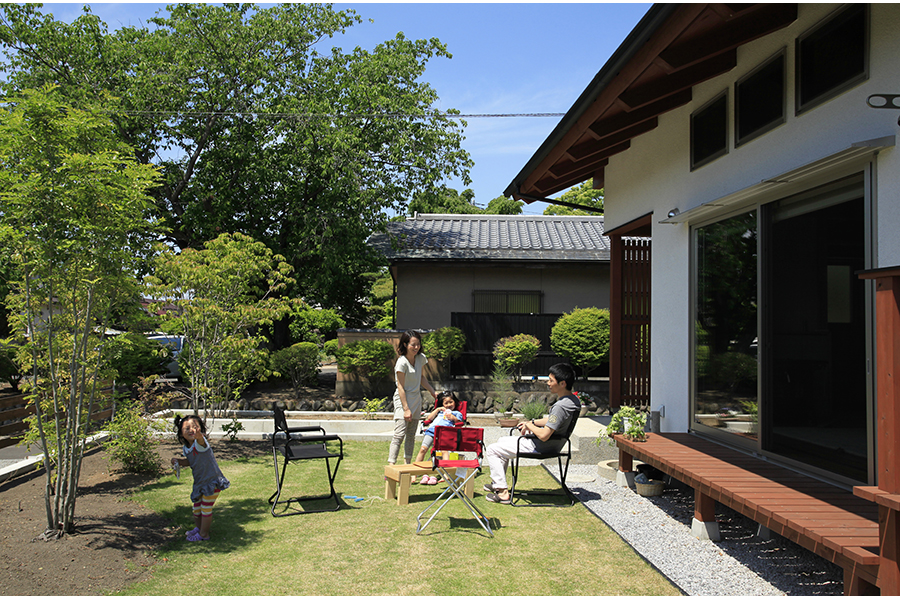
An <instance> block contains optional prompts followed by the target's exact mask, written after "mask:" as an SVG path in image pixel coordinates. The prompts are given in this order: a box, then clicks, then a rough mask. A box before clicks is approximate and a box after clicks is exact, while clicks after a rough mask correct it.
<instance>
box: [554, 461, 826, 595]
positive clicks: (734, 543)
mask: <svg viewBox="0 0 900 600" xmlns="http://www.w3.org/2000/svg"><path fill="white" fill-rule="evenodd" d="M548 470H549V471H550V472H551V473H553V474H554V475H556V473H558V469H557V468H556V467H552V468H548ZM567 479H568V482H569V487H570V488H571V489H572V491H573V492H575V493H576V495H577V497H578V498H579V499H580V500H581V502H582V503H583V504H584V505H585V507H587V508H588V510H590V511H591V512H592V513H594V514H595V515H597V516H598V517H600V519H602V520H603V521H604V522H605V523H606V524H607V525H609V527H610V528H612V529H613V530H614V531H615V532H616V533H618V534H619V535H620V536H622V538H623V539H624V540H625V541H626V542H628V543H629V544H630V545H631V546H632V547H633V548H634V549H635V550H636V551H637V552H638V553H639V554H640V555H642V556H643V557H644V558H645V559H646V560H647V561H648V562H650V563H651V564H652V565H653V566H654V567H656V568H657V569H658V570H659V571H660V572H662V573H663V574H664V575H665V576H666V577H668V578H669V579H670V580H671V581H672V582H673V583H674V584H675V585H677V586H678V587H679V588H681V590H682V591H683V592H684V593H685V594H687V595H690V596H840V595H842V594H843V571H842V569H840V568H839V567H837V566H835V565H834V564H832V563H830V562H828V561H826V560H825V559H823V558H821V557H819V556H817V555H816V554H814V553H812V552H809V551H808V550H806V549H804V548H802V547H800V546H798V545H797V544H795V543H793V542H791V541H789V540H786V539H784V538H782V537H780V536H776V535H773V536H772V539H770V540H763V539H761V538H759V537H758V536H757V535H756V534H757V528H758V526H757V524H756V523H754V522H753V521H750V520H749V519H747V518H746V517H744V516H742V515H740V514H738V513H736V512H734V511H732V510H731V509H728V508H727V507H725V506H723V505H721V504H717V505H716V520H717V521H718V523H719V530H720V533H721V537H722V540H721V541H719V542H712V541H709V540H705V541H701V540H698V539H697V538H695V537H694V536H693V535H692V534H691V529H690V523H691V520H692V518H693V510H694V509H693V498H694V496H693V491H692V490H691V489H690V488H688V487H686V486H681V485H680V484H679V483H678V482H677V481H674V480H673V481H672V482H671V483H670V484H669V485H668V486H667V488H666V490H665V491H664V492H663V494H662V495H661V496H655V497H650V498H645V497H642V496H640V495H639V494H637V493H636V492H635V491H633V490H631V489H630V488H627V487H620V486H618V485H616V483H615V482H613V481H610V480H608V479H606V478H604V477H598V476H597V466H596V465H571V466H570V467H569V474H568V477H567Z"/></svg>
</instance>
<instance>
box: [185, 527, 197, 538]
mask: <svg viewBox="0 0 900 600" xmlns="http://www.w3.org/2000/svg"><path fill="white" fill-rule="evenodd" d="M196 533H200V528H199V527H194V528H193V529H191V530H190V531H188V532H187V533H186V534H184V535H185V536H186V537H191V536H192V535H194V534H196Z"/></svg>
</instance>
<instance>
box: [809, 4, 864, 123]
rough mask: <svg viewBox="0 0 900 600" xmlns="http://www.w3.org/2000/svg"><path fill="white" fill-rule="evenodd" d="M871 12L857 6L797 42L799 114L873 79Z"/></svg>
mask: <svg viewBox="0 0 900 600" xmlns="http://www.w3.org/2000/svg"><path fill="white" fill-rule="evenodd" d="M868 34H869V11H868V5H867V4H854V5H851V6H849V7H848V8H846V9H844V10H842V11H840V12H838V13H837V14H835V15H834V16H832V17H831V18H829V19H828V20H827V21H825V22H824V23H822V24H820V25H817V26H816V27H815V28H813V29H812V30H810V31H808V32H807V33H805V34H803V35H802V36H800V37H799V38H797V52H796V55H797V68H796V71H797V113H798V114H799V113H801V112H803V111H805V110H808V109H810V108H812V107H814V106H817V105H818V104H821V103H822V102H825V101H826V100H830V99H831V98H833V97H835V96H837V95H838V94H840V93H841V92H843V91H845V90H847V89H849V88H851V87H852V86H854V85H856V84H857V83H859V82H860V81H864V80H865V79H866V78H868V75H869V50H868V47H869V44H868V37H869V35H868Z"/></svg>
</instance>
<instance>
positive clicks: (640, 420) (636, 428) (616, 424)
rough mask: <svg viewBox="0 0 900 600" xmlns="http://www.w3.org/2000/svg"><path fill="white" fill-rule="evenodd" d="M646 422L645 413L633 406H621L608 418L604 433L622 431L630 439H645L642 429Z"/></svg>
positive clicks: (645, 435) (610, 433)
mask: <svg viewBox="0 0 900 600" xmlns="http://www.w3.org/2000/svg"><path fill="white" fill-rule="evenodd" d="M646 424H647V414H646V413H643V412H639V411H637V410H636V409H635V408H634V407H633V406H623V407H622V408H620V409H619V410H618V411H616V414H614V415H613V416H612V417H611V418H610V420H609V425H607V426H606V433H607V434H609V435H612V434H614V433H622V434H624V435H625V437H626V438H628V439H630V440H635V441H643V440H646V439H647V434H646V432H645V431H644V426H645V425H646Z"/></svg>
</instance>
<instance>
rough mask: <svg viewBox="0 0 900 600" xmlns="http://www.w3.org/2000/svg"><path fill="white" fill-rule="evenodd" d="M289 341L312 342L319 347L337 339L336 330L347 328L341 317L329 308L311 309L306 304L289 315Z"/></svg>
mask: <svg viewBox="0 0 900 600" xmlns="http://www.w3.org/2000/svg"><path fill="white" fill-rule="evenodd" d="M289 318H290V325H289V329H290V331H291V340H293V341H295V342H312V343H313V344H316V345H318V346H321V345H322V344H323V343H324V342H325V340H328V339H333V338H335V337H337V330H338V329H342V328H344V327H346V326H347V323H346V322H345V321H344V319H342V318H341V316H340V315H339V314H338V313H337V312H335V311H334V310H331V309H330V308H313V307H311V306H310V305H308V304H303V305H302V306H300V307H295V308H294V309H293V310H292V311H291V313H290V316H289Z"/></svg>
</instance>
